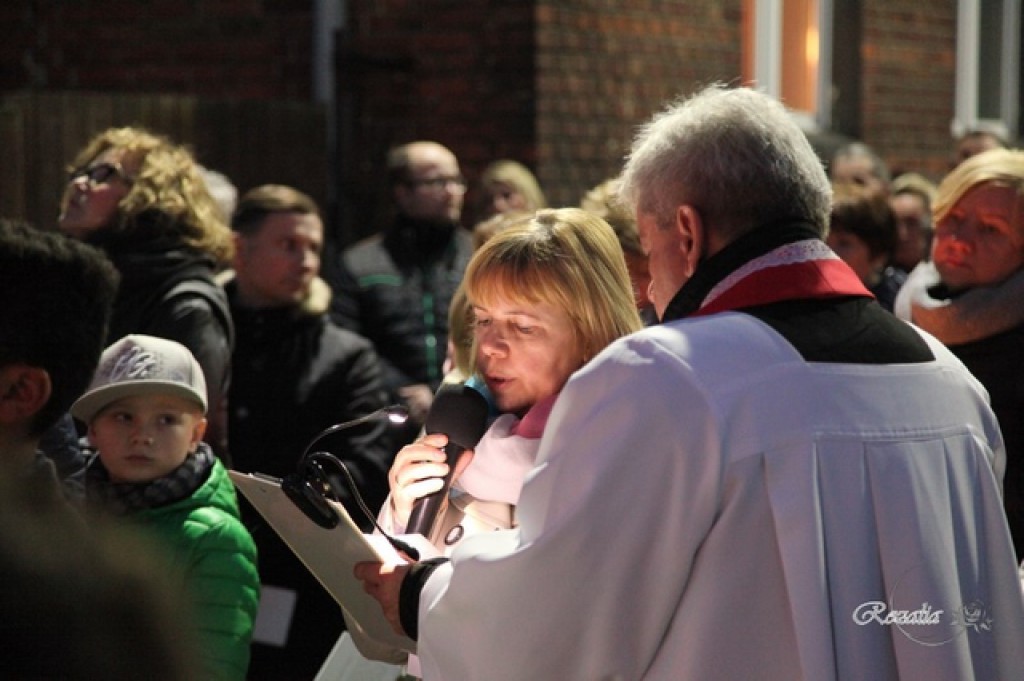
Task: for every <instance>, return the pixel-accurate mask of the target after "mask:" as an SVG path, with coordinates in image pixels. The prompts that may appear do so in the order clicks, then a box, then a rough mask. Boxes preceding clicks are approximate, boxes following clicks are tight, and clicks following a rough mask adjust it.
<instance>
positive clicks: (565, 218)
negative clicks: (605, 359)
mask: <svg viewBox="0 0 1024 681" xmlns="http://www.w3.org/2000/svg"><path fill="white" fill-rule="evenodd" d="M463 285H464V288H465V292H466V295H467V297H468V298H469V300H470V302H471V303H473V304H480V305H484V306H487V304H488V303H491V302H492V301H494V300H496V299H497V298H499V297H500V298H505V299H511V300H513V301H522V302H524V303H532V304H536V303H540V302H543V303H547V304H549V305H552V306H555V307H557V308H560V309H562V310H565V312H566V313H567V314H568V316H569V319H570V320H571V323H572V326H573V335H574V337H575V342H576V347H575V348H566V351H567V352H569V351H572V352H575V353H576V355H577V356H578V357H579V358H580V364H581V365H582V364H583V363H584V362H586V361H587V360H589V359H590V358H592V357H593V356H594V355H596V354H597V353H598V352H600V351H601V350H602V349H603V348H604V347H605V346H606V345H608V344H609V343H611V342H612V341H614V340H615V339H616V338H619V337H621V336H624V335H626V334H628V333H632V332H633V331H637V330H639V329H640V328H641V322H640V317H639V316H638V315H637V311H636V304H635V303H634V300H633V289H632V286H631V284H630V280H629V274H628V273H627V271H626V262H625V259H624V257H623V254H622V248H621V247H620V246H619V242H618V239H616V237H615V233H614V232H613V231H612V228H611V227H610V226H609V225H608V223H607V222H605V221H604V220H602V219H600V218H598V217H597V216H595V215H592V214H590V213H588V212H586V211H584V210H581V209H579V208H559V209H545V210H541V211H537V213H536V214H535V215H534V216H532V217H528V218H525V219H523V220H522V222H520V223H519V224H517V225H513V226H511V227H509V228H508V229H505V230H504V231H502V232H499V233H498V234H496V235H495V236H493V237H492V238H491V239H490V240H488V241H487V243H485V244H484V245H483V246H481V247H480V249H479V250H478V251H477V252H476V253H475V254H474V255H473V258H472V260H470V262H469V265H468V267H467V268H466V274H465V276H464V278H463Z"/></svg>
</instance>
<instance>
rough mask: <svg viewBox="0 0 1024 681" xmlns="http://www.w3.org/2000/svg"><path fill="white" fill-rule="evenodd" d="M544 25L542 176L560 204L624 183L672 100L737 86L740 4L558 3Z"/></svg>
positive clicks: (542, 18)
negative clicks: (644, 127) (645, 127)
mask: <svg viewBox="0 0 1024 681" xmlns="http://www.w3.org/2000/svg"><path fill="white" fill-rule="evenodd" d="M537 17H538V19H537V36H538V37H537V43H538V44H537V48H538V50H537V52H538V55H537V60H538V87H537V121H538V123H537V156H538V159H539V177H540V179H541V182H542V184H543V186H544V187H545V189H546V190H547V192H548V195H549V197H550V198H551V199H552V200H553V202H555V203H558V204H567V205H575V204H577V203H578V202H579V199H580V198H581V196H582V195H583V193H584V192H585V191H586V190H587V189H589V188H590V187H593V186H594V185H596V184H598V183H600V182H602V181H603V180H605V179H607V178H608V177H612V176H614V175H616V174H617V173H618V172H619V170H621V167H622V161H623V158H624V155H625V153H626V152H627V151H628V149H629V145H630V141H631V139H632V137H633V134H634V132H635V128H636V126H637V125H638V124H639V123H642V122H643V121H645V120H646V119H647V118H648V117H649V116H650V115H651V114H652V113H653V112H655V111H657V110H660V109H661V108H663V106H664V105H665V103H666V101H667V100H669V99H672V98H674V97H677V96H679V95H682V94H687V93H690V92H692V91H693V90H694V89H696V88H697V87H699V86H700V85H702V84H706V83H709V82H712V81H715V80H722V81H732V80H735V79H736V78H738V77H739V65H740V53H739V45H740V43H739V37H740V33H739V1H738V0H734V1H732V2H721V1H720V0H703V1H695V0H675V1H673V2H666V1H664V0H634V1H632V2H629V3H623V2H617V1H616V0H558V1H555V0H551V1H542V2H539V3H538V9H537Z"/></svg>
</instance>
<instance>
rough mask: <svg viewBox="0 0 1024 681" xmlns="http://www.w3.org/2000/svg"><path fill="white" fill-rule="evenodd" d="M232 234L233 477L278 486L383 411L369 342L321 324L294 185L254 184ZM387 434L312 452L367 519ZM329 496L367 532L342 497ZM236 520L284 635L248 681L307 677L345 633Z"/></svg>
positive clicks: (288, 558) (327, 603) (319, 292)
mask: <svg viewBox="0 0 1024 681" xmlns="http://www.w3.org/2000/svg"><path fill="white" fill-rule="evenodd" d="M232 229H234V231H235V238H236V242H235V245H236V254H235V261H234V264H235V270H234V273H233V274H234V276H233V278H230V277H231V274H230V273H229V274H228V275H227V276H226V277H225V279H227V283H226V285H225V289H226V290H227V293H228V300H229V303H230V306H231V313H232V317H233V319H234V323H235V328H236V332H237V336H236V343H235V349H234V354H233V355H232V363H233V366H234V377H233V379H232V383H231V391H230V399H229V402H230V405H231V407H230V421H229V432H230V433H231V441H230V444H231V454H232V457H233V460H234V462H235V468H236V469H238V470H241V471H246V472H260V473H267V474H271V475H275V476H278V477H283V476H285V475H288V474H289V473H292V472H294V471H295V470H296V467H297V463H298V461H299V458H300V456H301V455H302V453H303V451H304V450H305V448H306V445H307V444H308V443H309V442H310V441H311V440H312V439H313V438H314V437H315V436H316V435H317V434H318V433H320V432H321V431H322V430H324V429H326V428H328V427H330V426H332V425H334V424H337V423H342V422H346V421H350V420H353V419H357V418H359V417H363V416H366V415H368V414H371V413H373V412H375V411H377V410H379V409H381V408H383V407H385V406H386V405H387V404H388V403H387V401H386V400H387V396H386V393H385V392H384V390H383V389H382V386H381V381H380V366H379V361H378V359H377V355H376V353H375V352H374V350H373V347H372V345H371V344H370V342H369V341H367V340H366V339H364V338H362V337H360V336H358V335H356V334H354V333H352V332H350V331H348V330H345V329H341V328H338V327H337V326H335V325H334V324H333V323H331V322H330V320H329V319H328V317H327V308H328V306H329V303H330V289H329V288H328V287H327V285H326V284H325V283H324V282H323V281H322V280H321V279H319V278H318V273H319V270H320V252H321V249H322V246H323V223H322V222H321V219H320V216H319V213H318V210H317V206H316V204H315V203H314V202H313V200H312V199H311V198H310V197H308V196H306V195H305V194H302V193H301V192H298V191H296V190H295V189H292V188H291V187H284V186H280V185H264V186H262V187H257V188H255V189H253V190H251V191H249V192H248V193H247V194H245V195H244V196H243V197H242V199H241V200H240V202H239V204H238V207H237V209H236V210H235V214H234V216H233V218H232ZM386 429H387V425H386V422H385V421H383V420H375V421H374V420H371V421H370V422H368V423H366V424H364V425H361V426H357V427H353V428H349V429H344V430H341V431H339V432H337V433H336V434H334V435H332V436H330V437H327V438H325V439H323V440H322V441H321V442H320V443H318V445H317V447H316V450H317V451H328V452H331V453H334V454H335V455H336V456H337V457H338V458H339V459H341V460H342V461H343V462H344V463H345V464H346V466H347V467H348V469H349V470H350V471H351V473H352V476H353V478H354V479H355V482H356V485H357V487H358V489H359V493H360V494H361V496H362V497H363V499H364V500H365V502H366V504H367V505H368V506H369V507H370V508H371V509H373V510H374V511H376V510H377V509H378V508H379V507H380V505H381V503H383V501H384V498H385V497H386V495H387V492H388V485H387V471H388V468H389V466H390V464H391V459H392V456H393V454H394V452H393V448H392V443H391V441H390V438H389V437H388V434H387V432H386ZM336 492H337V493H338V495H339V497H340V498H341V501H342V503H344V504H345V506H346V508H348V509H349V511H350V513H351V515H352V517H353V519H354V520H355V521H356V522H357V523H359V524H361V525H364V526H366V527H367V529H368V522H369V521H368V519H366V518H365V517H363V515H362V514H361V513H360V512H359V509H358V506H357V505H356V504H355V503H354V502H353V499H352V495H351V493H350V491H349V490H348V489H339V490H336ZM245 515H246V520H247V524H248V525H249V527H250V531H251V532H252V534H253V536H254V538H255V539H256V543H257V547H258V550H259V568H260V578H261V582H262V584H263V591H264V602H263V603H262V604H261V617H264V618H268V619H270V620H272V621H274V622H275V623H276V624H278V625H280V631H281V635H280V636H278V637H276V640H272V639H275V637H273V636H271V637H267V638H264V640H263V642H262V643H256V644H254V646H253V658H252V663H251V665H250V678H251V679H270V678H274V679H278V678H280V679H284V678H312V677H313V676H314V675H315V674H316V670H317V669H318V668H319V667H320V665H321V664H322V663H323V660H324V658H326V656H327V654H328V653H329V652H330V648H331V646H332V645H333V644H334V642H335V641H336V640H337V638H338V636H339V635H340V633H341V631H342V628H343V621H342V618H341V611H340V609H339V607H338V605H337V604H336V603H335V602H334V601H333V599H332V598H331V596H330V595H329V594H328V593H327V592H326V591H324V589H323V588H322V587H321V586H320V585H319V584H318V583H317V582H316V580H315V579H314V578H313V576H312V575H311V574H310V573H309V571H308V570H306V569H305V567H303V565H302V564H301V563H300V562H299V561H298V559H297V558H296V557H295V556H294V554H293V553H292V552H291V550H290V549H288V548H287V546H286V545H285V544H284V543H283V542H282V541H281V540H280V538H279V537H278V536H277V535H276V534H275V533H274V531H273V530H272V529H271V528H270V527H269V526H267V525H266V524H265V523H264V522H263V521H262V519H261V518H259V517H258V514H256V513H255V512H254V511H253V510H252V509H251V508H247V512H246V513H245ZM292 599H296V600H294V601H293V600H292ZM273 603H276V604H277V605H276V607H274V606H273V605H272V604H273ZM289 603H290V604H289ZM259 636H260V627H259V626H257V637H259Z"/></svg>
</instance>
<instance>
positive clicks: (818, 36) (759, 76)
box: [742, 0, 832, 130]
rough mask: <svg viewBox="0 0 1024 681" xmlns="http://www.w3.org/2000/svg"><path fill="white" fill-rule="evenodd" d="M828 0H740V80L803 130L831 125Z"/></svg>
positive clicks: (829, 8) (830, 4) (830, 3)
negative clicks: (785, 112)
mask: <svg viewBox="0 0 1024 681" xmlns="http://www.w3.org/2000/svg"><path fill="white" fill-rule="evenodd" d="M831 10H832V0H743V15H742V16H743V29H742V30H743V81H744V83H753V84H755V85H756V86H757V87H758V88H760V89H762V90H764V91H765V92H767V93H768V94H770V95H773V96H775V97H778V98H779V99H780V100H782V102H783V103H784V104H785V105H786V106H787V107H788V108H789V110H790V111H791V112H793V113H794V114H795V115H796V116H797V119H798V120H799V121H800V122H801V123H802V124H803V125H804V127H805V128H807V129H812V130H813V129H821V128H827V127H828V126H829V122H830V121H829V118H830V114H831V112H830V109H829V100H828V97H827V96H826V95H827V94H828V92H829V89H830V80H829V73H830V61H831V52H830V50H829V44H830V42H831V19H830V17H831Z"/></svg>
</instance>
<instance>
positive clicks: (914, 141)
mask: <svg viewBox="0 0 1024 681" xmlns="http://www.w3.org/2000/svg"><path fill="white" fill-rule="evenodd" d="M741 4H742V3H741V0H724V1H723V0H630V2H622V1H620V0H347V1H346V2H344V3H339V5H338V6H340V7H343V8H344V10H345V12H344V20H343V22H342V24H343V25H342V27H341V29H340V30H339V31H337V32H336V33H335V34H334V36H333V37H334V45H333V48H332V53H333V67H334V69H335V76H334V81H333V82H334V91H333V94H332V96H331V97H330V98H329V99H328V100H326V101H319V102H318V101H314V96H315V95H314V88H313V84H312V83H313V76H312V70H313V65H314V58H313V37H312V36H313V32H314V16H315V4H314V2H313V0H148V1H143V0H104V1H101V0H75V1H71V0H8V1H7V2H5V3H3V5H2V6H0V135H2V137H0V144H3V145H4V148H5V150H6V151H7V152H8V156H9V157H10V156H11V155H12V154H15V155H16V158H13V159H11V158H9V160H8V163H7V167H6V168H5V169H3V170H2V171H0V213H3V214H12V213H13V214H20V215H22V216H26V217H29V218H32V219H34V220H51V219H52V216H53V214H54V212H53V210H55V209H50V208H48V207H47V206H48V204H49V203H51V202H52V201H54V199H53V197H54V196H58V195H59V190H60V184H61V173H62V172H63V169H64V165H65V164H66V162H67V161H68V160H69V159H70V157H71V156H72V155H73V154H74V152H75V151H76V150H77V149H78V148H79V147H80V146H81V145H82V144H84V143H85V141H86V139H87V138H88V136H89V135H91V134H92V133H93V132H96V131H98V130H99V129H101V128H102V127H105V126H107V125H114V124H118V125H124V124H133V123H139V124H143V125H148V126H150V127H155V128H157V129H158V131H159V132H165V133H167V134H169V135H171V136H172V137H174V138H175V139H177V140H179V141H183V142H186V143H189V144H191V145H193V147H194V149H195V152H196V154H197V156H198V157H199V159H200V160H201V161H202V162H203V163H206V164H207V165H209V166H211V167H214V168H216V169H218V170H221V171H223V172H225V173H227V174H228V175H229V176H230V177H232V179H234V180H235V182H236V184H238V185H239V188H240V189H242V190H244V189H247V188H248V187H251V186H253V185H255V184H259V183H262V182H271V181H274V182H287V183H291V184H295V185H296V186H298V187H299V188H301V189H303V190H305V191H307V192H309V193H311V194H312V195H313V196H314V197H315V198H317V199H318V200H319V201H320V202H321V203H322V205H323V206H324V208H325V211H326V213H327V216H328V220H329V224H331V225H332V226H333V227H334V232H335V236H336V238H337V240H338V241H340V242H348V241H351V240H353V239H355V238H358V237H360V236H362V235H364V234H368V233H370V232H372V231H373V230H375V229H376V228H377V226H378V225H379V223H380V221H381V219H382V218H383V217H384V216H385V215H386V214H387V196H386V192H385V188H384V187H383V185H382V183H381V179H382V177H383V172H382V165H383V158H384V155H385V152H386V150H387V148H388V147H390V146H392V145H394V144H397V143H401V142H405V141H410V140H413V139H436V140H438V141H440V142H442V143H444V144H446V145H448V146H449V147H451V148H452V149H453V150H454V151H455V153H456V154H457V156H458V157H459V159H460V161H461V163H462V166H463V172H464V173H465V174H466V175H467V177H468V178H469V179H470V181H471V183H472V181H473V180H475V179H476V177H478V175H479V173H480V171H481V170H482V169H483V167H484V166H485V165H486V164H487V163H488V162H489V161H491V160H494V159H497V158H514V159H517V160H519V161H522V162H524V163H526V164H527V165H528V166H530V167H531V168H532V169H533V170H534V171H535V172H536V173H537V175H538V177H539V178H540V180H541V182H542V185H543V187H544V189H545V191H546V192H547V194H548V196H549V198H550V199H551V201H552V203H554V204H556V205H568V204H575V203H577V202H578V200H579V198H580V196H581V195H582V193H583V192H584V191H586V190H587V189H588V188H589V187H591V186H593V185H595V184H597V183H598V182H600V181H602V180H604V179H605V178H607V177H611V176H613V175H614V174H615V173H616V172H617V171H618V169H619V168H620V167H621V163H622V159H623V156H624V154H625V153H626V150H627V149H628V146H629V141H630V139H631V137H632V135H633V134H634V132H635V129H636V126H637V125H639V124H640V123H642V122H643V121H644V120H645V119H647V118H648V117H649V116H650V115H651V113H653V112H654V111H657V110H659V109H660V108H662V107H663V106H664V104H665V103H666V102H667V100H670V99H672V98H674V97H677V96H680V95H684V94H687V93H689V92H692V91H693V90H695V89H696V88H698V87H699V86H701V85H703V84H706V83H709V82H712V81H724V82H729V83H738V82H739V77H740V54H741V53H740V41H741V37H740V36H741V34H740V25H741V18H742V15H741ZM834 4H835V15H836V26H835V43H836V46H835V59H836V65H835V69H834V73H835V79H836V86H835V87H834V88H833V92H832V96H833V105H834V107H835V115H834V120H835V125H834V129H833V130H831V131H825V137H828V136H830V135H833V134H835V133H838V134H842V135H845V136H848V137H858V138H861V139H863V140H864V141H866V142H867V143H868V144H871V145H872V146H874V147H875V148H876V149H877V150H878V151H879V152H880V153H881V154H882V155H883V156H884V157H885V158H886V159H887V160H888V161H889V162H890V164H891V165H892V166H893V167H894V168H896V169H899V170H910V169H913V170H918V171H921V172H924V173H925V174H927V175H930V176H931V177H933V178H934V179H938V178H939V177H941V175H942V173H944V172H945V170H946V168H947V163H948V158H949V151H950V147H951V138H950V132H949V130H950V120H951V119H952V116H953V93H954V76H955V68H954V67H955V35H956V23H955V22H956V2H955V0H939V1H937V2H928V3H920V2H918V1H917V0H835V3H834ZM54 97H56V98H57V99H56V100H54V99H53V98H54ZM97 98H99V99H97ZM103 98H106V99H103ZM54 101H58V102H60V103H61V104H60V106H56V105H54V104H53V102H54ZM26 102H29V103H26ZM104 102H106V103H104ZM261 112H262V113H261ZM289 121H290V122H289ZM471 186H472V185H471ZM30 195H31V196H30ZM476 199H477V196H476V192H475V191H473V190H471V193H470V195H469V196H468V197H467V204H468V206H467V214H466V221H467V223H469V222H471V221H472V220H473V218H474V215H475V212H474V210H473V207H474V205H475V202H476Z"/></svg>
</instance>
